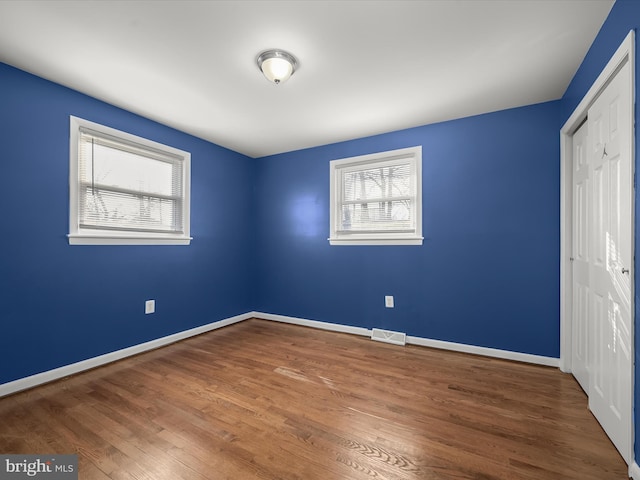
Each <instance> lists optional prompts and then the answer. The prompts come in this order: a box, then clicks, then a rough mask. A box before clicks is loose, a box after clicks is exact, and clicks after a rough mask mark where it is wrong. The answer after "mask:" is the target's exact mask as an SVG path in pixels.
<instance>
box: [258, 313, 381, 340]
mask: <svg viewBox="0 0 640 480" xmlns="http://www.w3.org/2000/svg"><path fill="white" fill-rule="evenodd" d="M251 313H252V315H253V316H254V317H255V318H259V319H261V320H271V321H272V322H281V323H291V324H293V325H302V326H303V327H312V328H319V329H321V330H331V331H332V332H342V333H351V334H354V335H363V336H365V337H370V336H371V330H369V329H367V328H363V327H352V326H350V325H341V324H339V323H329V322H319V321H317V320H307V319H305V318H297V317H287V316H285V315H275V314H273V313H262V312H251Z"/></svg>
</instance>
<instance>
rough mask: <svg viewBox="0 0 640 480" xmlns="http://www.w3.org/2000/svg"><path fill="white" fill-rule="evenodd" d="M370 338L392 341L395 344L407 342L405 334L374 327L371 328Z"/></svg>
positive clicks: (379, 340)
mask: <svg viewBox="0 0 640 480" xmlns="http://www.w3.org/2000/svg"><path fill="white" fill-rule="evenodd" d="M371 340H376V341H378V342H386V343H393V344H395V345H404V344H405V343H407V334H406V333H402V332H392V331H390V330H382V329H380V328H374V329H373V330H371Z"/></svg>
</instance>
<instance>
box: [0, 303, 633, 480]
mask: <svg viewBox="0 0 640 480" xmlns="http://www.w3.org/2000/svg"><path fill="white" fill-rule="evenodd" d="M250 318H258V319H262V320H269V321H273V322H282V323H290V324H293V325H301V326H304V327H312V328H318V329H321V330H330V331H333V332H341V333H350V334H353V335H361V336H365V337H370V336H371V330H370V329H368V328H364V327H354V326H351V325H342V324H339V323H329V322H321V321H318V320H308V319H305V318H297V317H288V316H285V315H275V314H272V313H263V312H248V313H244V314H242V315H236V316H235V317H230V318H226V319H224V320H220V321H217V322H213V323H209V324H207V325H202V326H200V327H196V328H192V329H190V330H185V331H183V332H178V333H175V334H173V335H169V336H167V337H162V338H158V339H155V340H151V341H149V342H145V343H141V344H139V345H134V346H132V347H128V348H124V349H122V350H117V351H115V352H111V353H106V354H104V355H100V356H98V357H93V358H89V359H87V360H83V361H81V362H77V363H72V364H70V365H65V366H63V367H59V368H55V369H53V370H48V371H46V372H42V373H37V374H35V375H31V376H29V377H24V378H20V379H18V380H14V381H12V382H7V383H3V384H0V397H3V396H5V395H10V394H12V393H16V392H19V391H21V390H26V389H27V388H32V387H35V386H37V385H42V384H44V383H48V382H52V381H54V380H58V379H60V378H64V377H67V376H69V375H73V374H76V373H79V372H82V371H84V370H89V369H91V368H95V367H99V366H101V365H105V364H107V363H111V362H115V361H117V360H121V359H123V358H126V357H130V356H132V355H137V354H138V353H142V352H146V351H148V350H153V349H155V348H158V347H163V346H165V345H169V344H171V343H175V342H178V341H180V340H184V339H185V338H189V337H193V336H195V335H200V334H201V333H205V332H208V331H211V330H216V329H218V328H222V327H226V326H227V325H231V324H234V323H238V322H242V321H244V320H248V319H250ZM407 343H408V344H414V345H420V346H423V347H431V348H440V349H444V350H453V351H456V352H465V353H471V354H474V355H484V356H487V357H495V358H503V359H507V360H515V361H518V362H526V363H535V364H539V365H548V366H552V367H558V365H559V359H557V358H552V357H543V356H539V355H531V354H527V353H519V352H511V351H508V350H498V349H495V348H486V347H476V346H473V345H466V344H463V343H454V342H444V341H441V340H431V339H428V338H422V337H412V336H407ZM634 466H635V469H636V470H634V471H635V473H634V477H633V478H634V480H640V472H639V471H637V469H638V466H637V464H634ZM632 468H633V466H632V467H630V468H629V472H632Z"/></svg>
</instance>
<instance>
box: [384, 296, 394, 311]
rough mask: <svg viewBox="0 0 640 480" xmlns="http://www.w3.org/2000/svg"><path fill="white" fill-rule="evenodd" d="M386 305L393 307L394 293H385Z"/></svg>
mask: <svg viewBox="0 0 640 480" xmlns="http://www.w3.org/2000/svg"><path fill="white" fill-rule="evenodd" d="M384 306H385V307H387V308H393V295H385V297H384Z"/></svg>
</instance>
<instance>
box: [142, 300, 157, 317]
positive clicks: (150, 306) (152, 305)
mask: <svg viewBox="0 0 640 480" xmlns="http://www.w3.org/2000/svg"><path fill="white" fill-rule="evenodd" d="M155 311H156V301H155V300H147V301H146V302H144V313H147V314H148V313H154V312H155Z"/></svg>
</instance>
